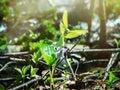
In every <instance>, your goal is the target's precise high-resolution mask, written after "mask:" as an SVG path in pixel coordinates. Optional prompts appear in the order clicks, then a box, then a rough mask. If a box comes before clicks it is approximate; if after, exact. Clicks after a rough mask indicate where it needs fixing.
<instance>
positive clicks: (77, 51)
mask: <svg viewBox="0 0 120 90" xmlns="http://www.w3.org/2000/svg"><path fill="white" fill-rule="evenodd" d="M83 52H84V53H91V52H120V48H113V49H79V48H78V50H73V51H72V52H71V53H83Z"/></svg>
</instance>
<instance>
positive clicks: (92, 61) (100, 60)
mask: <svg viewBox="0 0 120 90" xmlns="http://www.w3.org/2000/svg"><path fill="white" fill-rule="evenodd" d="M108 61H109V60H108V59H95V60H87V61H83V62H81V63H82V64H89V63H94V62H108Z"/></svg>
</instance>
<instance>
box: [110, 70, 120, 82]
mask: <svg viewBox="0 0 120 90" xmlns="http://www.w3.org/2000/svg"><path fill="white" fill-rule="evenodd" d="M117 79H119V78H118V77H116V76H115V75H114V74H113V73H112V72H110V73H109V80H108V84H112V82H113V81H115V80H117Z"/></svg>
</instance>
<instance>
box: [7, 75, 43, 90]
mask: <svg viewBox="0 0 120 90" xmlns="http://www.w3.org/2000/svg"><path fill="white" fill-rule="evenodd" d="M41 79H42V78H41V77H38V78H35V79H32V80H29V81H27V82H25V83H23V84H21V85H18V86H16V87H13V88H10V89H7V90H17V89H20V88H22V87H24V86H28V85H29V84H31V83H33V82H36V81H39V80H41Z"/></svg>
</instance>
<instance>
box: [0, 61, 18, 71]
mask: <svg viewBox="0 0 120 90" xmlns="http://www.w3.org/2000/svg"><path fill="white" fill-rule="evenodd" d="M13 63H16V62H13V61H11V62H8V63H6V64H5V65H4V66H3V67H2V68H1V69H0V72H1V71H3V70H4V69H5V68H6V67H7V66H8V65H10V64H13Z"/></svg>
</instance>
